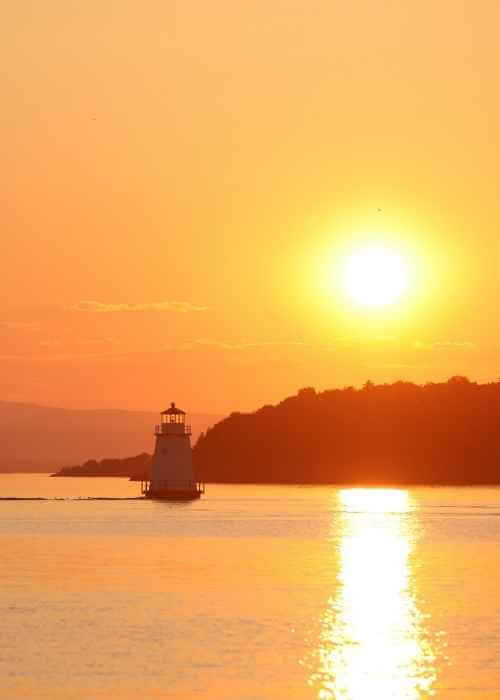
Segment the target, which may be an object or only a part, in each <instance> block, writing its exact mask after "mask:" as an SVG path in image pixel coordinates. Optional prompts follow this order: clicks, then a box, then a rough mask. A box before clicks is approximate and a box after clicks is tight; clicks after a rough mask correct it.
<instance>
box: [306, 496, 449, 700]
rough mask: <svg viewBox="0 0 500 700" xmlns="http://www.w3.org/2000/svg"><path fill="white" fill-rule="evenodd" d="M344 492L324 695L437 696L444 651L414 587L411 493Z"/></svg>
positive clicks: (321, 672)
mask: <svg viewBox="0 0 500 700" xmlns="http://www.w3.org/2000/svg"><path fill="white" fill-rule="evenodd" d="M339 500H340V503H339V505H340V509H341V515H340V527H341V533H340V540H338V539H337V542H338V548H339V552H338V556H339V567H340V569H339V574H338V588H337V594H336V596H335V597H333V598H331V599H330V600H329V601H328V607H327V609H326V611H325V613H324V615H323V619H322V623H321V632H320V640H319V645H318V649H317V653H316V670H315V671H314V673H313V674H312V675H311V678H310V684H311V685H312V686H313V687H314V688H317V690H318V694H317V697H318V700H333V699H335V700H367V698H370V700H388V699H389V698H397V699H398V700H403V699H405V700H406V699H407V700H417V699H420V698H424V697H429V696H432V695H434V691H433V686H434V685H435V682H436V680H437V674H436V666H435V661H436V658H435V654H434V652H433V648H432V641H431V639H430V637H429V635H428V634H427V633H426V630H425V618H424V616H423V614H422V613H421V612H420V611H419V609H418V607H417V604H416V601H415V594H414V589H413V580H412V567H411V563H410V555H411V552H412V548H413V546H414V537H415V533H414V531H412V528H411V525H410V523H411V503H410V501H409V495H408V493H407V492H406V491H404V490H397V489H345V490H341V491H340V493H339ZM335 528H338V521H337V522H336V524H335ZM332 535H333V537H335V533H332ZM332 541H333V540H332Z"/></svg>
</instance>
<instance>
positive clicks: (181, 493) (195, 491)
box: [142, 482, 205, 501]
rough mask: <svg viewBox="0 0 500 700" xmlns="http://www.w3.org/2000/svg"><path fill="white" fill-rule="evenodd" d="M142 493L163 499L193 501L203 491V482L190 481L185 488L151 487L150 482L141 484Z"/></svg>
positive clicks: (147, 496) (156, 498) (148, 496)
mask: <svg viewBox="0 0 500 700" xmlns="http://www.w3.org/2000/svg"><path fill="white" fill-rule="evenodd" d="M142 493H143V494H144V496H145V497H146V498H153V499H155V500H163V501H194V500H196V499H197V498H200V496H201V495H202V494H203V493H205V484H203V483H201V482H197V483H192V485H191V484H190V485H189V486H187V487H186V488H182V489H180V488H169V487H168V485H167V486H165V487H164V488H156V489H155V488H152V486H151V483H150V482H146V483H145V484H144V485H143V488H142Z"/></svg>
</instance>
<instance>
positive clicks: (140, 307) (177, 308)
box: [67, 301, 210, 313]
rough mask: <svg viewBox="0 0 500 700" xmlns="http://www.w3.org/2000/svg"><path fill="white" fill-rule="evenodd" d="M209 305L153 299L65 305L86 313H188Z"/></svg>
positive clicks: (69, 309) (203, 308) (204, 309)
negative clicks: (151, 300) (135, 302)
mask: <svg viewBox="0 0 500 700" xmlns="http://www.w3.org/2000/svg"><path fill="white" fill-rule="evenodd" d="M209 310H210V307H208V306H200V305H197V304H191V302H189V301H153V302H147V303H144V304H103V303H102V302H100V301H79V302H78V303H77V304H74V305H73V306H69V307H67V311H83V312H87V313H116V312H125V313H129V312H144V311H174V312H177V313H188V312H191V311H195V312H197V311H209Z"/></svg>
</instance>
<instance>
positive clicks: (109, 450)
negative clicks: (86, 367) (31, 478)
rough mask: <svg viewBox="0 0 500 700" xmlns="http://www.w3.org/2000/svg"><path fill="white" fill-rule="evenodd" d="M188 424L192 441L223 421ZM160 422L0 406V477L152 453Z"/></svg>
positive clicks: (103, 412)
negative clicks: (3, 473)
mask: <svg viewBox="0 0 500 700" xmlns="http://www.w3.org/2000/svg"><path fill="white" fill-rule="evenodd" d="M160 408H161V407H160ZM189 418H190V420H191V425H192V429H193V439H194V440H195V439H196V437H197V436H198V435H199V433H200V432H201V431H202V430H203V431H204V430H206V429H207V427H208V426H209V425H212V424H214V423H215V422H217V420H219V419H220V418H221V416H216V415H213V416H212V415H205V414H194V415H191V416H189ZM158 422H159V414H158V413H149V412H146V411H121V410H113V409H99V410H73V409H66V408H52V407H48V406H37V405H35V404H29V403H12V402H6V401H0V472H14V471H29V472H44V471H56V470H57V469H59V468H60V467H62V466H64V465H67V464H76V463H80V462H84V461H86V460H89V459H98V460H101V459H104V458H110V457H113V458H123V457H127V456H129V455H131V454H139V453H143V452H147V451H149V452H151V450H152V449H153V442H154V437H153V430H154V426H155V424H156V423H158Z"/></svg>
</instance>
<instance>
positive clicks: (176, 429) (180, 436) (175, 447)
mask: <svg viewBox="0 0 500 700" xmlns="http://www.w3.org/2000/svg"><path fill="white" fill-rule="evenodd" d="M160 415H161V422H160V425H157V426H156V427H155V449H154V453H153V460H152V464H151V481H150V482H146V484H145V488H144V489H143V493H144V494H145V496H146V497H147V498H165V499H171V500H180V499H182V500H191V499H194V498H199V497H200V496H201V494H202V493H204V492H205V488H204V485H203V484H202V483H200V482H197V481H196V480H195V477H194V471H193V456H192V451H191V441H190V437H191V426H190V425H188V424H187V423H186V413H185V411H181V409H180V408H177V406H176V405H175V403H173V402H172V403H171V404H170V408H167V410H166V411H162V413H161V414H160Z"/></svg>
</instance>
